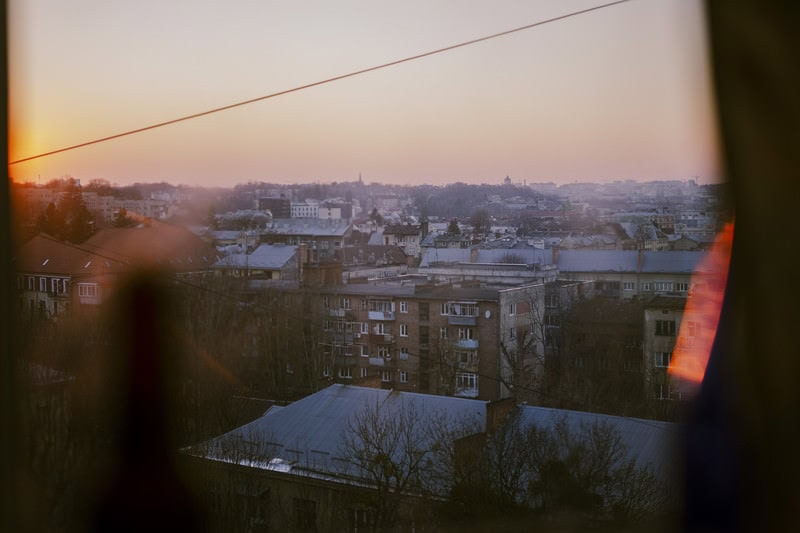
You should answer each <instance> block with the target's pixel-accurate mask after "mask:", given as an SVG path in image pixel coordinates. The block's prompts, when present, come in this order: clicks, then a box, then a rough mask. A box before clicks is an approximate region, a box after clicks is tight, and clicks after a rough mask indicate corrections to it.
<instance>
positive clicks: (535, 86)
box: [9, 0, 720, 186]
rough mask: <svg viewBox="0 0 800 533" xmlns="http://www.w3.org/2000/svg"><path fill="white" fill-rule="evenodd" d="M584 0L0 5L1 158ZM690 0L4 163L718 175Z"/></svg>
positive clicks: (234, 172) (277, 179) (121, 179)
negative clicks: (3, 36)
mask: <svg viewBox="0 0 800 533" xmlns="http://www.w3.org/2000/svg"><path fill="white" fill-rule="evenodd" d="M600 3H601V2H596V1H595V2H589V1H541V2H518V1H505V2H502V3H496V2H492V3H488V2H487V3H474V4H464V3H462V2H455V1H447V2H436V3H428V2H422V1H410V2H403V3H400V4H395V3H380V4H376V3H374V2H360V1H355V0H348V1H343V2H336V3H327V2H305V3H303V4H296V3H285V2H255V1H240V2H236V3H225V4H219V3H217V2H209V1H201V2H197V1H193V2H169V3H163V2H153V1H145V2H136V3H118V4H117V3H115V4H109V3H106V2H98V1H89V0H84V1H79V2H70V3H50V2H43V1H40V0H34V1H31V0H25V1H21V0H15V1H11V2H9V20H10V24H9V52H10V58H9V61H10V71H9V79H10V117H11V144H10V160H11V161H14V160H16V159H21V158H25V157H29V156H31V155H36V154H39V153H42V152H47V151H50V150H54V149H58V148H61V147H64V146H69V145H73V144H77V143H81V142H84V141H88V140H92V139H96V138H99V137H104V136H107V135H113V134H115V133H119V132H121V131H126V130H130V129H135V128H140V127H143V126H147V125H150V124H153V123H157V122H161V121H165V120H170V119H173V118H177V117H180V116H183V115H187V114H192V113H196V112H201V111H205V110H207V109H211V108H215V107H219V106H223V105H227V104H231V103H234V102H237V101H241V100H245V99H249V98H255V97H259V96H262V95H266V94H270V93H274V92H278V91H281V90H285V89H290V88H292V87H296V86H299V85H303V84H307V83H312V82H315V81H319V80H322V79H325V78H329V77H332V76H336V75H340V74H343V73H347V72H351V71H354V70H358V69H362V68H366V67H370V66H373V65H377V64H381V63H385V62H388V61H393V60H396V59H401V58H403V57H407V56H411V55H414V54H418V53H422V52H426V51H429V50H433V49H437V48H441V47H444V46H448V45H451V44H455V43H458V42H462V41H466V40H469V39H474V38H478V37H482V36H485V35H490V34H493V33H496V32H500V31H504V30H508V29H511V28H515V27H519V26H522V25H526V24H531V23H534V22H537V21H540V20H545V19H548V18H552V17H557V16H560V15H564V14H567V13H570V12H573V11H578V10H581V9H587V8H590V7H593V6H596V5H598V4H600ZM704 24H705V23H704V18H703V11H702V5H701V2H699V1H679V2H678V1H635V0H634V1H631V2H626V3H622V4H619V5H614V6H609V7H607V8H604V9H600V10H597V11H593V12H590V13H586V14H583V15H579V16H576V17H572V18H569V19H566V20H561V21H557V22H553V23H550V24H546V25H543V26H539V27H536V28H532V29H530V30H526V31H523V32H519V33H515V34H512V35H508V36H504V37H501V38H498V39H494V40H491V41H487V42H483V43H479V44H476V45H473V46H469V47H464V48H460V49H457V50H453V51H450V52H446V53H444V54H440V55H436V56H432V57H427V58H423V59H420V60H417V61H412V62H408V63H404V64H402V65H397V66H394V67H391V68H388V69H383V70H379V71H375V72H371V73H368V74H365V75H362V76H358V77H353V78H349V79H345V80H341V81H338V82H335V83H331V84H327V85H324V86H319V87H313V88H310V89H308V90H303V91H299V92H296V93H292V94H288V95H285V96H281V97H278V98H274V99H270V100H267V101H263V102H258V103H255V104H252V105H248V106H244V107H240V108H237V109H233V110H230V111H227V112H224V113H218V114H215V115H211V116H206V117H202V118H199V119H196V120H191V121H187V122H183V123H180V124H176V125H173V126H169V127H165V128H161V129H158V130H153V131H148V132H144V133H141V134H138V135H134V136H130V137H125V138H122V139H117V140H113V141H110V142H107V143H102V144H98V145H93V146H89V147H85V148H81V149H78V150H74V151H70V152H65V153H62V154H57V155H53V156H50V157H46V158H41V159H36V160H33V161H30V162H26V163H20V164H16V165H12V166H11V169H10V174H11V176H12V177H13V178H14V179H16V180H19V181H37V180H41V181H42V182H44V181H46V180H47V179H51V178H56V177H60V176H64V175H72V176H74V177H76V178H79V179H81V180H85V181H87V182H88V181H89V180H91V179H97V178H102V179H107V180H109V181H111V182H114V183H119V184H127V183H132V182H135V181H160V180H166V181H170V182H174V183H183V184H191V185H204V186H210V185H215V186H232V185H235V184H236V183H241V182H245V181H250V180H263V181H268V182H273V183H298V182H308V181H314V180H321V181H335V180H339V181H342V180H352V179H357V177H358V175H359V172H360V173H362V174H363V176H364V180H365V181H379V182H385V183H408V184H420V183H432V184H444V183H448V182H453V181H464V182H468V183H482V182H495V183H497V182H499V181H500V180H502V179H503V178H504V177H505V176H507V175H508V176H511V177H512V179H514V180H515V181H522V180H527V181H528V182H537V181H552V182H556V183H569V182H573V181H594V182H606V181H613V180H625V179H634V180H658V179H667V180H669V179H689V178H695V177H696V178H697V179H698V182H699V183H709V182H717V181H719V180H720V176H719V171H718V165H717V140H716V132H715V125H714V113H713V101H712V97H711V84H710V79H709V78H710V76H709V72H708V65H707V58H706V48H705V27H704Z"/></svg>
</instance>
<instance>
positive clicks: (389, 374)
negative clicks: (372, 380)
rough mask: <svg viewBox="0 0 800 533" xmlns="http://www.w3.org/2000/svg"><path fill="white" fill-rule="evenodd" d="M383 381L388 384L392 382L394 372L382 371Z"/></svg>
mask: <svg viewBox="0 0 800 533" xmlns="http://www.w3.org/2000/svg"><path fill="white" fill-rule="evenodd" d="M381 381H383V382H384V383H387V382H389V381H392V371H391V370H382V371H381Z"/></svg>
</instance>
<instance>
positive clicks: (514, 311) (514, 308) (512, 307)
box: [508, 304, 517, 315]
mask: <svg viewBox="0 0 800 533" xmlns="http://www.w3.org/2000/svg"><path fill="white" fill-rule="evenodd" d="M508 314H509V315H515V314H517V304H508Z"/></svg>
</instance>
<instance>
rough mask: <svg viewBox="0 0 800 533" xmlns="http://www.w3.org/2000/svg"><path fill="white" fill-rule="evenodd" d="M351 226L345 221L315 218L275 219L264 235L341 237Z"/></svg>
mask: <svg viewBox="0 0 800 533" xmlns="http://www.w3.org/2000/svg"><path fill="white" fill-rule="evenodd" d="M350 227H351V224H350V222H349V221H347V220H338V219H331V220H328V219H316V218H275V219H273V220H272V223H271V224H269V225H268V226H267V230H266V232H265V233H266V234H267V235H268V234H275V235H311V236H316V237H343V236H344V235H346V234H347V231H348V230H349V229H350Z"/></svg>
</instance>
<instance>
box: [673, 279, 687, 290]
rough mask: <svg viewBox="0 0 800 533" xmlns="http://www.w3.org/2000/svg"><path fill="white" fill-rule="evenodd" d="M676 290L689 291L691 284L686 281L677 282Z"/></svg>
mask: <svg viewBox="0 0 800 533" xmlns="http://www.w3.org/2000/svg"><path fill="white" fill-rule="evenodd" d="M675 290H676V291H678V292H689V284H688V283H687V282H685V281H679V282H678V283H676V284H675Z"/></svg>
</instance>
